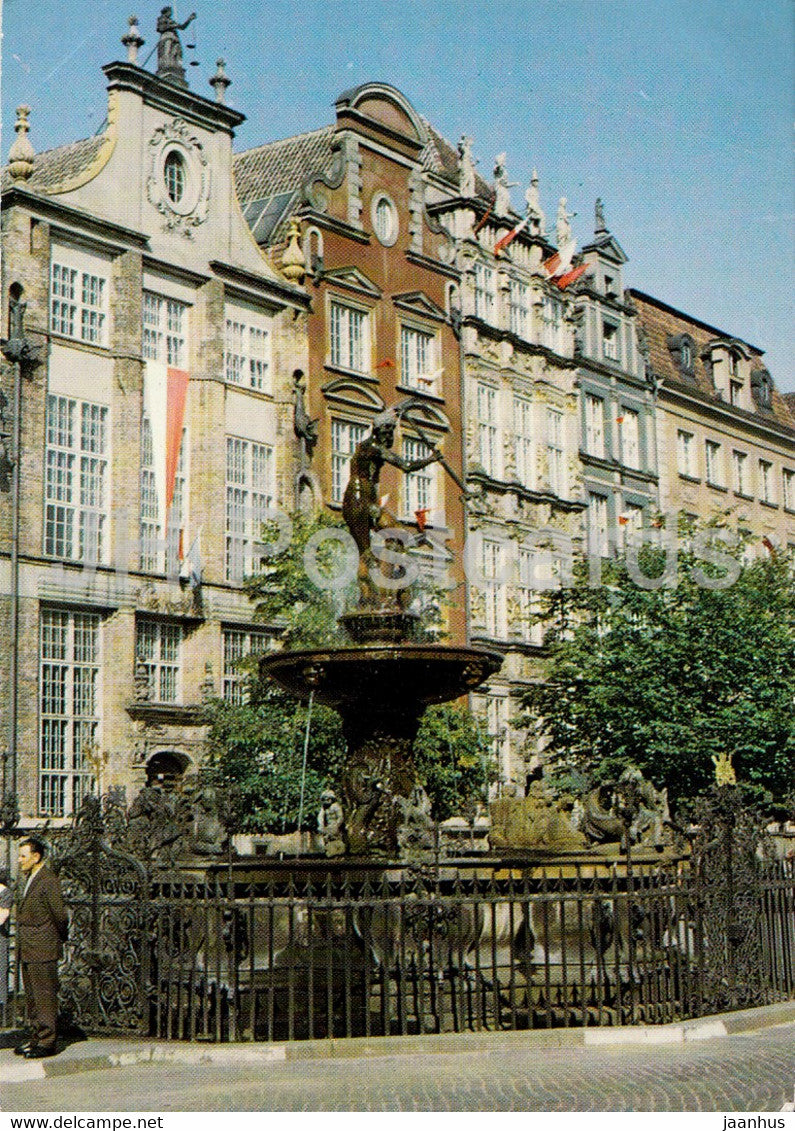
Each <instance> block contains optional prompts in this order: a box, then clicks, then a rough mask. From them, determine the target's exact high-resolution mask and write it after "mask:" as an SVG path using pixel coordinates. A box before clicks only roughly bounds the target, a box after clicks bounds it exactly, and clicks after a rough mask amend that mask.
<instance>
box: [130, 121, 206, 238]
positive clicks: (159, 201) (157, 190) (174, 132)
mask: <svg viewBox="0 0 795 1131" xmlns="http://www.w3.org/2000/svg"><path fill="white" fill-rule="evenodd" d="M149 158H150V165H149V179H148V180H147V184H146V190H147V194H148V196H149V200H150V202H151V203H152V204H153V205H154V206H155V208H156V209H157V210H158V212H159V213H160V214H161V215H162V216H163V217H164V219H165V225H164V227H165V228H166V230H167V231H174V232H180V233H181V234H182V235H183V236H186V237H187V238H188V239H191V238H192V236H193V229H194V228H195V227H196V226H197V225H198V224H203V223H204V221H205V220H206V219H207V214H208V210H209V203H210V169H209V166H208V164H207V158H206V156H205V153H204V148H203V146H202V144H201V142H200V141H199V139H198V138H197V137H196V136H195V135H194V134H192V133H191V132H190V128H189V126H188V124H187V122H184V121H183V120H182V118H174V120H173V121H172V122H166V123H165V124H164V125H162V126H159V127H158V128H157V129H156V130H155V132H154V133H153V134H152V137H151V138H150V139H149ZM169 165H170V166H171V167H172V168H174V170H175V171H174V173H173V174H172V177H171V178H170V179H169V176H168V173H169Z"/></svg>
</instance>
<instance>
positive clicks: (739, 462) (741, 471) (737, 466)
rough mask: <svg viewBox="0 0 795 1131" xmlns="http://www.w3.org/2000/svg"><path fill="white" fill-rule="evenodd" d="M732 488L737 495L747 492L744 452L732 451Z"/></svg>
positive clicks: (746, 461) (746, 462) (745, 456)
mask: <svg viewBox="0 0 795 1131" xmlns="http://www.w3.org/2000/svg"><path fill="white" fill-rule="evenodd" d="M732 470H733V472H734V489H735V491H736V492H737V494H738V495H747V494H748V456H747V455H746V454H745V452H737V451H734V452H732Z"/></svg>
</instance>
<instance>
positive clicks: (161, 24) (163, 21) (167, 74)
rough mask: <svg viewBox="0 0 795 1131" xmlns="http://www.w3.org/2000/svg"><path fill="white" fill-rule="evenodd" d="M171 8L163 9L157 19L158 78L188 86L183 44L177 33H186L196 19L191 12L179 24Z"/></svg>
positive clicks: (177, 84)
mask: <svg viewBox="0 0 795 1131" xmlns="http://www.w3.org/2000/svg"><path fill="white" fill-rule="evenodd" d="M171 11H172V10H171V8H170V7H166V8H163V9H162V11H161V12H160V15H159V16H158V17H157V25H156V28H157V32H158V34H159V36H160V39H159V40H158V41H157V77H158V78H159V79H165V81H166V82H171V83H173V84H174V85H175V86H187V85H188V80H187V79H186V78H185V68H184V67H183V66H182V44H181V43H180V39H179V35H178V34H177V32H180V31H184V30H185V28H186V27H187V26H188V24H190V23H192V22H193V21H194V20H195V19H196V13H195V12H191V14H190V15H189V16H188V18H187V20H185V23H184V24H178V23H177V21H176V20H175V19H174V17H173V16H172V14H171Z"/></svg>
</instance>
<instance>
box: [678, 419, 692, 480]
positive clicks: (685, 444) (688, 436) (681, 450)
mask: <svg viewBox="0 0 795 1131" xmlns="http://www.w3.org/2000/svg"><path fill="white" fill-rule="evenodd" d="M695 441H696V438H695V436H694V435H693V433H692V432H686V431H685V430H684V429H683V428H680V429H678V431H677V433H676V467H677V471H678V472H679V474H680V475H687V476H689V477H690V478H691V479H694V478H695V476H696V442H695Z"/></svg>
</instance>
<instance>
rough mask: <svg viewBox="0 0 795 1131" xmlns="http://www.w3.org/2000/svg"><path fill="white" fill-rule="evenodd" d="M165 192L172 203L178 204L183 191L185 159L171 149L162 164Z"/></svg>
mask: <svg viewBox="0 0 795 1131" xmlns="http://www.w3.org/2000/svg"><path fill="white" fill-rule="evenodd" d="M163 176H164V178H165V182H166V192H167V193H168V199H169V200H170V201H171V202H172V204H179V202H180V201H181V200H182V197H183V194H184V192H185V160H184V158H183V156H182V154H181V153H178V152H177V151H176V149H172V150H171V152H170V153H169V154H168V155H167V157H166V160H165V163H164V165H163Z"/></svg>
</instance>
